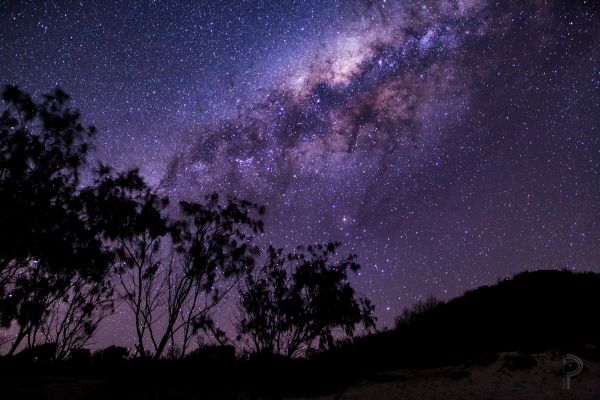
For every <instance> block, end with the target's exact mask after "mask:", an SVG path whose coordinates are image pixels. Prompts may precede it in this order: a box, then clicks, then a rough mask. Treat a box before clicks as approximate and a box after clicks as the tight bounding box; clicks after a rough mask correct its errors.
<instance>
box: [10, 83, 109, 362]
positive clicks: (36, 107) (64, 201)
mask: <svg viewBox="0 0 600 400" xmlns="http://www.w3.org/2000/svg"><path fill="white" fill-rule="evenodd" d="M2 100H3V101H4V104H5V108H4V111H3V112H2V115H1V116H0V224H1V226H2V229H1V230H0V323H1V324H2V326H9V325H11V323H13V322H16V324H17V325H18V332H17V335H16V337H15V340H14V341H13V343H12V345H11V348H10V350H9V352H8V354H9V355H10V354H13V353H14V352H15V350H16V349H17V348H18V347H19V346H20V345H21V343H22V341H23V340H24V339H25V338H27V345H28V346H29V347H32V346H34V345H35V344H36V342H37V341H38V340H40V338H42V339H43V340H44V341H46V342H52V341H56V340H61V338H64V337H65V335H64V332H65V331H70V332H76V333H77V336H78V338H77V339H76V340H75V341H74V342H71V343H60V344H59V346H58V348H59V349H60V351H59V353H57V355H59V356H63V355H65V352H68V350H69V349H70V348H71V347H72V346H74V345H81V344H83V343H85V342H86V341H87V340H88V339H89V337H90V336H91V334H92V333H93V331H94V329H95V326H97V322H98V321H99V319H101V316H99V315H97V314H95V310H96V305H97V304H98V303H100V304H102V307H108V308H110V304H108V303H109V301H108V299H109V298H110V285H109V283H108V281H107V280H106V276H107V272H108V270H109V267H110V265H111V260H112V257H111V254H110V252H107V251H106V250H105V248H104V246H103V244H102V240H101V238H100V235H99V230H98V227H97V226H94V224H93V223H91V221H90V220H89V219H88V218H87V215H86V212H85V211H86V207H85V204H84V198H83V197H82V196H81V190H80V184H81V179H80V175H81V173H82V169H83V167H84V166H85V163H86V159H87V155H88V153H89V149H90V140H91V138H92V137H93V135H94V133H95V129H94V128H93V127H84V126H83V125H82V123H81V122H80V115H79V113H78V112H77V111H74V110H72V109H70V108H69V107H68V101H69V96H68V95H67V94H65V93H64V92H63V91H61V90H60V89H56V90H55V91H54V92H52V93H50V94H47V95H45V96H44V97H43V100H42V101H41V102H35V101H34V100H33V99H32V98H31V97H30V96H29V95H27V94H25V93H24V92H22V91H21V90H20V89H19V88H18V87H16V86H5V87H4V88H3V90H2ZM92 293H93V296H95V298H94V299H92V300H91V301H88V299H85V297H87V296H88V295H90V294H92ZM60 302H63V303H66V304H71V305H72V307H71V309H70V310H69V311H67V312H66V313H57V312H55V311H56V310H55V309H54V308H53V307H54V306H55V305H56V304H57V303H60ZM73 321H75V322H73ZM50 325H57V326H58V327H56V326H54V327H51V326H50ZM81 327H83V329H81ZM50 333H52V334H50ZM52 336H53V337H52Z"/></svg>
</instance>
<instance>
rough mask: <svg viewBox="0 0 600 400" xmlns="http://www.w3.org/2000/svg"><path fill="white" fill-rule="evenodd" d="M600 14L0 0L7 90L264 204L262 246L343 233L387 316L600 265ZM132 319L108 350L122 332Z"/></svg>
mask: <svg viewBox="0 0 600 400" xmlns="http://www.w3.org/2000/svg"><path fill="white" fill-rule="evenodd" d="M599 13H600V8H599V7H598V5H596V4H595V2H592V1H584V0H581V1H578V2H568V1H558V0H557V1H533V0H532V1H529V0H527V1H507V2H494V1H489V0H457V1H444V0H441V1H392V0H387V1H386V0H362V1H358V0H357V1H352V0H348V1H343V2H341V1H339V2H338V1H335V2H333V1H331V2H325V1H285V2H278V1H272V2H269V1H209V2H202V3H201V4H197V2H184V1H180V2H166V1H146V2H139V3H138V2H128V1H114V2H83V1H82V2H60V1H46V2H42V1H35V2H12V1H0V23H1V25H0V59H1V60H2V63H1V64H0V82H2V83H12V84H18V85H20V86H21V87H22V88H23V89H25V90H28V91H31V92H33V93H42V92H44V91H47V90H49V89H51V88H53V87H55V86H57V85H58V86H60V87H62V88H63V89H65V91H67V92H68V93H69V94H70V95H71V96H72V98H73V101H74V103H75V105H76V106H77V107H78V108H79V109H81V111H82V114H83V115H84V117H85V119H86V120H87V121H88V122H90V123H93V124H95V125H96V126H97V127H98V128H99V134H98V136H97V143H96V152H95V157H96V158H98V159H100V160H103V161H106V162H108V163H110V164H112V165H114V166H116V167H118V168H129V167H134V166H139V167H140V168H141V171H142V173H143V174H144V176H145V177H146V178H147V179H148V181H149V182H151V183H153V184H154V185H159V186H160V187H161V190H163V191H165V192H168V193H169V194H170V195H171V196H173V197H175V198H181V199H200V198H201V197H202V196H203V195H204V194H206V193H208V192H211V191H219V192H222V193H229V194H234V195H236V196H240V197H244V198H248V199H249V200H252V201H256V202H258V203H261V204H264V205H265V206H266V207H267V215H266V220H265V222H266V234H265V236H264V237H263V238H262V240H263V241H264V242H265V243H268V242H271V243H274V244H275V245H277V246H285V247H292V246H295V245H297V244H300V243H311V242H316V241H326V240H340V241H341V242H343V243H344V246H343V247H342V250H343V251H344V252H353V253H357V254H358V256H359V262H360V263H361V264H362V265H363V269H362V270H361V271H360V273H359V274H358V276H356V277H355V285H356V287H357V289H358V290H359V291H360V292H361V293H363V294H366V295H367V296H369V297H370V298H372V300H373V301H374V303H375V305H376V307H377V309H376V312H377V316H378V317H379V326H380V327H383V326H390V325H391V324H392V322H393V317H394V316H395V315H397V314H399V313H400V312H401V311H402V308H403V307H405V306H408V305H410V304H412V303H414V302H415V301H417V300H419V299H422V298H424V297H426V296H428V295H435V296H437V297H439V298H442V299H447V298H451V297H454V296H457V295H459V294H461V293H462V292H464V291H465V290H468V289H472V288H474V287H476V286H479V285H482V284H490V283H493V282H495V281H496V280H497V279H499V278H502V277H505V276H507V275H508V274H512V273H515V272H519V271H523V270H528V269H539V268H570V269H576V270H594V271H600V131H599V129H600V44H599V43H600V14H599ZM232 312H234V307H231V305H227V304H225V305H224V306H223V307H222V310H220V314H221V315H220V317H219V318H220V321H221V322H222V323H223V324H224V325H227V324H228V321H229V320H230V318H231V313H232ZM127 318H128V314H127V313H126V312H125V311H123V310H121V311H119V312H117V314H116V315H115V316H113V317H111V318H110V319H109V321H107V322H106V323H105V325H108V326H109V328H108V329H107V328H106V327H105V328H104V329H103V331H102V334H101V335H99V337H98V341H101V342H105V341H106V342H107V343H112V342H115V341H117V340H118V338H117V339H115V337H121V336H126V335H127V334H128V333H127V332H128V327H127ZM120 335H121V336H120Z"/></svg>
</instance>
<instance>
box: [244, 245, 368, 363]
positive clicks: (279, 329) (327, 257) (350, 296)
mask: <svg viewBox="0 0 600 400" xmlns="http://www.w3.org/2000/svg"><path fill="white" fill-rule="evenodd" d="M338 247H339V243H328V244H326V245H320V244H319V245H316V246H308V247H306V248H303V247H299V248H298V249H297V251H296V252H294V253H289V254H284V253H283V250H282V249H275V248H273V247H270V248H269V250H268V254H267V259H266V261H265V264H264V266H263V267H262V268H261V270H260V271H259V272H258V273H257V274H256V276H255V275H254V274H252V273H249V274H247V275H246V278H245V280H244V282H243V285H242V287H241V288H240V301H239V309H240V314H241V317H240V319H239V320H238V322H237V324H236V327H237V330H238V339H239V340H240V341H242V343H243V344H244V345H245V346H246V347H247V348H249V349H250V350H251V351H253V352H255V353H267V354H278V355H282V356H286V357H294V356H297V355H300V354H303V353H306V352H309V351H310V350H311V349H312V348H313V346H315V345H316V343H315V342H318V346H319V347H320V348H325V347H328V346H330V345H331V344H333V341H334V332H335V331H336V330H339V331H341V333H343V334H345V335H348V336H351V335H352V334H353V333H354V331H355V328H356V326H357V325H358V324H360V323H362V324H363V325H364V327H365V328H367V329H371V328H373V327H374V324H375V317H374V316H373V315H372V314H373V310H374V306H373V305H372V304H371V302H370V301H369V300H368V299H366V298H364V297H358V296H357V295H356V293H355V291H354V289H353V288H352V286H351V285H350V283H349V282H348V271H349V270H350V271H353V272H356V271H357V270H358V269H359V268H360V266H359V264H357V263H356V262H355V256H353V255H350V256H348V257H346V258H344V259H342V260H341V261H338V262H333V261H332V260H331V258H332V257H333V256H334V255H335V253H336V251H337V248H338Z"/></svg>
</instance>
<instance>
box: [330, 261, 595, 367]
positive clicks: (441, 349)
mask: <svg viewBox="0 0 600 400" xmlns="http://www.w3.org/2000/svg"><path fill="white" fill-rule="evenodd" d="M598 345H600V275H599V274H596V273H591V272H586V273H574V272H571V271H567V270H562V271H558V270H540V271H534V272H523V273H520V274H518V275H516V276H514V277H512V278H509V279H506V280H503V281H500V282H498V283H497V284H495V285H493V286H483V287H480V288H477V289H475V290H472V291H468V292H466V293H465V294H464V295H463V296H460V297H457V298H455V299H453V300H450V301H448V302H447V303H443V302H437V301H432V300H429V301H427V302H424V303H420V304H418V305H417V306H415V307H414V308H413V309H412V310H406V311H405V312H404V314H403V315H402V316H400V317H399V318H398V319H397V323H396V328H395V329H394V330H391V331H386V332H381V333H378V334H375V335H370V336H366V337H363V338H360V339H358V340H355V341H354V342H353V343H351V344H345V345H341V346H340V347H339V348H338V349H336V350H335V351H333V352H331V353H329V354H325V355H322V356H323V357H332V358H334V359H344V360H346V361H347V362H351V361H352V360H353V361H354V362H360V363H361V364H362V365H371V366H373V367H375V366H377V367H379V368H381V367H383V368H389V367H399V366H435V365H448V364H452V363H457V362H464V361H468V360H476V361H479V362H486V361H493V357H494V354H495V353H496V352H500V351H515V350H521V351H524V352H541V351H544V350H549V349H556V350H559V351H571V352H576V351H577V352H586V353H588V354H587V355H588V356H593V355H594V354H593V353H594V351H596V352H597V349H598ZM594 349H596V350H594ZM596 356H597V354H596ZM377 367H376V368H377Z"/></svg>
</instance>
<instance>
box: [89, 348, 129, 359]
mask: <svg viewBox="0 0 600 400" xmlns="http://www.w3.org/2000/svg"><path fill="white" fill-rule="evenodd" d="M128 356H129V350H127V349H126V348H125V347H121V346H108V347H106V348H104V349H102V350H99V351H97V352H96V353H94V357H93V359H94V361H96V362H103V363H116V362H120V361H123V360H125V359H126V358H127V357H128Z"/></svg>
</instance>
